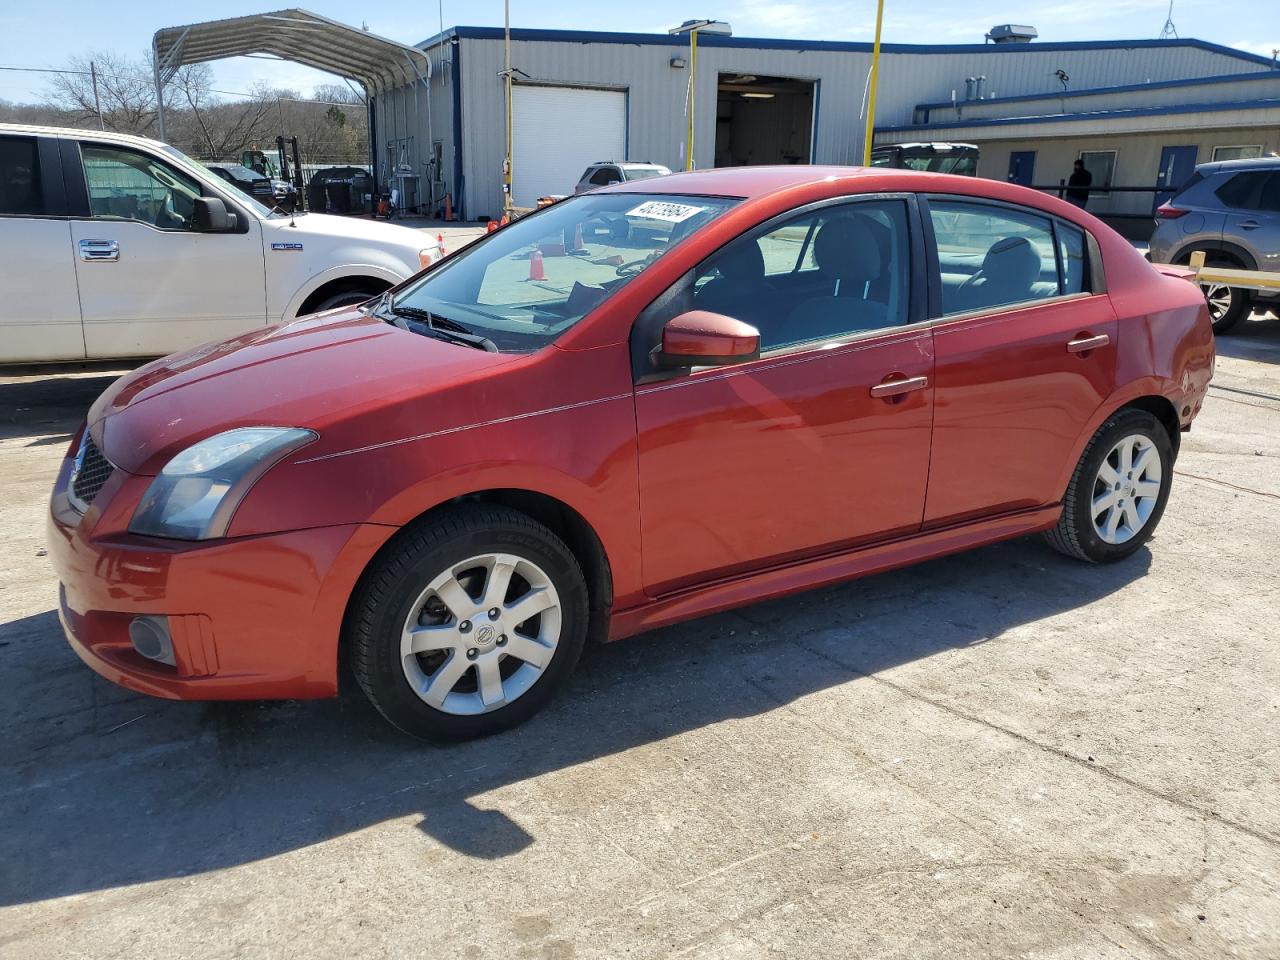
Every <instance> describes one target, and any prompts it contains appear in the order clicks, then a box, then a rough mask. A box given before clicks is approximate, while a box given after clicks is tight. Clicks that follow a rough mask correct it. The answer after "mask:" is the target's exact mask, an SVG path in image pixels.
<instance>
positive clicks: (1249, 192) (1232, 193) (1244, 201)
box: [1213, 170, 1269, 209]
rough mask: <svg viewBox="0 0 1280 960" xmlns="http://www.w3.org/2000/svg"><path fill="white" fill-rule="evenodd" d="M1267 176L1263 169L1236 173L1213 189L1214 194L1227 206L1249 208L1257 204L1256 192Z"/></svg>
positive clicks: (1257, 192)
mask: <svg viewBox="0 0 1280 960" xmlns="http://www.w3.org/2000/svg"><path fill="white" fill-rule="evenodd" d="M1268 176H1269V174H1268V173H1267V172H1266V171H1265V170H1247V171H1245V172H1244V173H1237V174H1236V175H1235V176H1233V177H1231V178H1230V179H1229V180H1227V182H1226V183H1224V184H1222V186H1220V187H1218V188H1217V189H1216V190H1214V191H1213V193H1214V196H1216V197H1217V198H1218V199H1219V200H1221V201H1222V202H1223V203H1225V204H1226V205H1227V206H1228V207H1240V208H1243V209H1249V208H1251V207H1254V206H1256V205H1257V202H1258V194H1259V193H1260V192H1261V190H1262V184H1263V182H1264V181H1266V179H1267V177H1268Z"/></svg>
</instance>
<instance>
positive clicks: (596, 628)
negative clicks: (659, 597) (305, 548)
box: [338, 487, 613, 663]
mask: <svg viewBox="0 0 1280 960" xmlns="http://www.w3.org/2000/svg"><path fill="white" fill-rule="evenodd" d="M469 503H475V504H494V505H498V506H505V507H508V508H510V509H512V510H517V511H519V512H520V513H523V514H525V515H526V516H528V517H530V518H531V519H533V520H536V521H537V522H538V523H541V524H542V525H543V526H545V527H547V528H548V529H549V530H551V531H552V532H553V533H555V534H556V536H558V537H560V539H561V540H563V541H564V542H565V544H566V545H567V546H568V547H569V550H570V552H571V553H573V555H574V557H576V558H577V560H578V563H579V564H580V565H581V566H582V573H583V576H584V577H585V578H586V581H587V603H588V621H587V639H588V640H595V641H600V642H603V641H604V640H606V639H607V638H608V634H609V612H610V609H611V608H612V606H613V568H612V565H611V563H610V560H609V556H608V554H607V553H606V551H605V548H604V544H603V542H602V541H601V539H600V536H599V534H598V533H597V532H596V530H595V528H594V527H593V526H592V525H591V524H590V523H589V522H588V521H587V519H586V518H585V517H583V516H582V514H581V513H579V512H578V511H577V510H575V509H574V508H573V507H572V506H570V505H569V504H567V503H565V502H564V501H563V500H560V499H558V498H556V497H553V496H551V495H549V494H546V493H542V492H539V491H535V490H527V489H520V488H512V487H502V488H492V489H486V490H477V491H475V492H473V493H467V494H463V495H461V496H456V497H452V498H450V499H448V500H444V501H441V502H440V503H436V504H434V505H433V506H431V507H428V508H427V509H426V510H423V511H422V512H421V513H419V514H418V515H417V516H416V517H414V518H412V519H411V520H409V522H407V523H406V524H404V526H403V527H401V529H400V531H399V532H398V533H396V534H395V535H394V536H391V537H389V538H388V539H387V541H386V542H385V543H383V544H382V546H381V547H380V548H379V549H378V550H377V551H375V552H374V553H373V555H372V556H370V557H369V560H368V562H367V563H366V564H365V566H364V570H363V571H362V572H361V574H360V577H359V578H358V580H357V584H356V587H355V588H354V589H353V590H352V591H351V594H350V596H349V597H348V598H347V602H346V607H345V610H344V613H343V620H342V622H343V628H342V631H341V636H340V640H339V651H338V657H339V662H340V663H341V662H344V661H345V658H346V656H347V637H348V633H349V631H348V629H347V623H348V621H349V618H350V616H351V612H352V607H351V605H352V603H353V602H354V600H355V598H356V597H357V596H358V595H359V593H360V589H359V587H360V583H361V582H363V580H364V578H365V576H366V575H367V574H368V572H369V571H370V570H372V569H373V568H374V567H375V565H376V564H377V562H378V560H379V559H380V558H381V557H382V556H383V554H384V553H386V552H387V551H389V550H393V549H395V548H396V545H397V544H398V543H399V541H400V539H401V534H403V533H404V531H406V530H408V529H409V528H411V527H415V526H417V525H418V524H421V523H426V522H428V521H429V520H430V519H431V518H432V517H433V516H435V515H437V514H439V513H441V512H442V511H445V510H448V509H449V508H451V507H456V506H458V505H460V504H469Z"/></svg>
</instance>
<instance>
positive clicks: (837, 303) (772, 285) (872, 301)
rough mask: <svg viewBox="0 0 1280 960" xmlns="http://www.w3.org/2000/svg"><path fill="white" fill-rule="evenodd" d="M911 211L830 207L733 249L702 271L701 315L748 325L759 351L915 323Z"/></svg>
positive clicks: (892, 204)
mask: <svg viewBox="0 0 1280 960" xmlns="http://www.w3.org/2000/svg"><path fill="white" fill-rule="evenodd" d="M907 224H908V220H907V208H906V204H905V203H904V202H903V201H901V200H875V201H861V202H856V203H845V204H840V205H838V206H830V207H823V208H821V209H818V210H816V211H813V212H810V213H804V214H801V215H799V216H797V217H794V218H791V219H789V220H786V221H784V222H782V223H781V224H780V225H778V226H775V227H773V228H771V229H769V230H768V231H767V232H765V233H764V234H760V235H748V236H746V237H742V238H739V239H738V240H735V241H734V242H733V243H731V244H729V245H728V246H726V247H724V248H723V249H722V250H721V251H720V252H719V253H717V254H715V255H714V256H713V257H711V258H710V259H709V260H707V261H706V262H705V263H704V264H703V265H702V266H701V267H699V268H698V270H697V274H696V277H695V279H694V289H695V292H694V295H693V307H694V308H695V309H698V310H709V311H711V312H713V313H722V314H725V315H727V316H730V317H733V318H735V319H737V320H741V321H743V322H744V323H749V324H751V326H753V327H755V328H756V329H757V330H759V331H760V349H761V350H762V351H767V350H775V349H778V348H780V347H788V346H792V345H793V344H798V343H808V342H817V341H822V340H830V339H833V338H837V337H842V336H848V335H852V334H857V333H863V332H866V331H871V330H881V329H887V328H889V327H896V326H901V325H903V324H905V323H908V322H909V320H908V300H909V297H908V291H909V287H910V270H909V263H908V261H909V256H910V253H909V251H910V232H909V227H908V225H907Z"/></svg>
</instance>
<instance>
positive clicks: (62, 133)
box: [0, 123, 164, 149]
mask: <svg viewBox="0 0 1280 960" xmlns="http://www.w3.org/2000/svg"><path fill="white" fill-rule="evenodd" d="M0 133H16V134H26V135H27V136H29V137H84V138H88V139H93V140H102V141H105V142H110V143H125V144H130V145H132V146H135V147H141V146H146V147H151V148H153V149H154V148H161V147H164V144H163V143H161V142H160V141H159V140H152V139H151V138H150V137H136V136H134V135H133V134H130V133H115V132H113V131H111V130H93V129H90V128H88V127H48V126H36V125H34V124H27V123H0Z"/></svg>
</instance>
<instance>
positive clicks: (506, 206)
mask: <svg viewBox="0 0 1280 960" xmlns="http://www.w3.org/2000/svg"><path fill="white" fill-rule="evenodd" d="M502 46H503V54H502V57H503V63H502V80H503V85H504V86H505V88H506V99H507V157H506V159H505V160H503V161H502V213H503V215H504V216H506V217H510V216H511V208H512V205H513V201H512V199H511V179H512V176H511V175H512V157H511V141H512V121H511V0H503V3H502Z"/></svg>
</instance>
